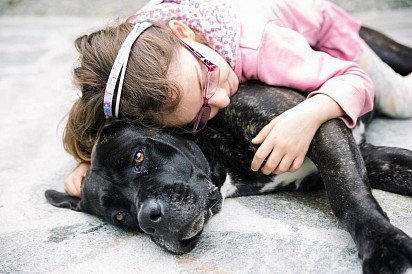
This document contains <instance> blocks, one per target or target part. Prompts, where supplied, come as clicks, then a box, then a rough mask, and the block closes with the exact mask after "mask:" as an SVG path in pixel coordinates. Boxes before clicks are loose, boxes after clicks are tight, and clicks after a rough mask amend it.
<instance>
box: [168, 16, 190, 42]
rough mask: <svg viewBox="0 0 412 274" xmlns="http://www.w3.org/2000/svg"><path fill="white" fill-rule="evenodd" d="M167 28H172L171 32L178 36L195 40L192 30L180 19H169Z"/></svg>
mask: <svg viewBox="0 0 412 274" xmlns="http://www.w3.org/2000/svg"><path fill="white" fill-rule="evenodd" d="M169 28H170V29H171V30H172V33H173V34H174V35H176V36H177V37H179V38H188V39H191V40H195V33H194V31H193V30H192V29H191V28H190V27H189V26H188V25H186V24H185V23H183V22H182V21H178V20H170V21H169Z"/></svg>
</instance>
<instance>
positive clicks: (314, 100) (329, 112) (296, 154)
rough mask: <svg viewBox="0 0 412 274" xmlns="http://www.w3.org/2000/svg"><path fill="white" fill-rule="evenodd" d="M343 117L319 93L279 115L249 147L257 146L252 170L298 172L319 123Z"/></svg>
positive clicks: (341, 113) (333, 102)
mask: <svg viewBox="0 0 412 274" xmlns="http://www.w3.org/2000/svg"><path fill="white" fill-rule="evenodd" d="M344 114H345V113H344V112H343V110H342V109H341V108H340V106H339V105H338V104H337V103H336V102H335V101H334V100H333V99H331V98H330V97H328V96H327V95H323V94H318V95H316V96H313V97H311V98H309V99H307V100H305V101H303V102H302V103H300V104H299V105H297V106H295V107H294V108H291V109H289V110H288V111H286V112H284V113H282V114H281V115H279V116H278V117H276V118H275V119H273V120H272V121H271V122H270V123H269V124H268V125H266V126H265V127H264V128H263V129H262V130H261V131H260V132H259V134H258V135H257V136H256V137H255V138H254V139H253V140H252V143H253V144H255V145H258V144H260V146H259V148H258V150H257V151H256V153H255V156H254V158H253V160H252V165H251V168H252V170H253V171H258V170H259V169H261V171H262V173H264V174H266V175H269V174H270V173H275V174H281V173H284V172H288V171H289V172H294V171H296V170H298V169H299V168H300V166H301V165H302V163H303V161H304V159H305V155H306V153H307V151H308V149H309V145H310V143H311V142H312V139H313V137H314V136H315V133H316V131H317V130H318V128H319V127H320V126H321V125H322V123H324V122H325V121H327V120H329V119H332V118H336V117H339V116H342V115H344ZM265 160H266V163H264V161H265Z"/></svg>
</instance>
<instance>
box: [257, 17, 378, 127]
mask: <svg viewBox="0 0 412 274" xmlns="http://www.w3.org/2000/svg"><path fill="white" fill-rule="evenodd" d="M255 73H256V74H255V75H256V76H257V78H258V79H259V80H261V81H263V82H265V83H267V84H269V85H276V86H285V87H289V88H294V89H297V90H300V91H302V92H307V93H309V95H308V98H309V97H312V96H314V95H316V94H320V93H321V94H325V95H327V96H329V97H331V98H332V99H333V100H335V101H336V102H337V103H338V104H339V106H340V107H341V108H342V109H343V110H344V112H345V113H346V115H345V116H344V117H341V118H342V119H343V120H344V122H345V124H346V125H347V126H348V127H349V128H353V127H354V126H355V125H356V121H357V119H358V118H359V117H360V116H361V115H363V114H365V113H367V112H369V111H370V110H372V108H373V97H374V89H373V84H372V81H371V80H370V78H369V76H368V75H367V74H366V72H364V71H363V70H362V69H361V68H360V67H359V66H358V65H357V64H356V63H355V62H351V61H344V60H341V59H337V58H334V57H332V56H330V55H328V54H326V53H324V52H321V51H315V50H313V49H312V48H311V47H310V45H309V44H308V42H307V41H306V40H305V38H304V37H303V36H302V35H301V34H299V33H297V32H296V31H294V30H291V29H288V28H284V27H280V26H278V25H275V24H273V23H268V24H267V25H266V28H265V31H264V34H263V36H262V41H261V44H260V47H259V49H258V53H257V65H256V71H255ZM253 74H254V73H253Z"/></svg>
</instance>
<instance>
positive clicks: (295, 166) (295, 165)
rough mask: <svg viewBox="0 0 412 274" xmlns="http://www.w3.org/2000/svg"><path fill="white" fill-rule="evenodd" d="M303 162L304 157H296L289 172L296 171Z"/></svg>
mask: <svg viewBox="0 0 412 274" xmlns="http://www.w3.org/2000/svg"><path fill="white" fill-rule="evenodd" d="M304 160H305V156H298V157H297V158H296V159H295V160H294V161H293V164H292V166H291V167H290V171H291V172H295V171H297V170H298V169H299V168H300V167H301V166H302V164H303V161H304Z"/></svg>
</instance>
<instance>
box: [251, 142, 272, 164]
mask: <svg viewBox="0 0 412 274" xmlns="http://www.w3.org/2000/svg"><path fill="white" fill-rule="evenodd" d="M272 150H273V144H272V143H271V142H270V141H269V140H268V139H266V140H265V141H264V142H263V143H262V144H261V145H260V147H259V148H258V150H257V151H256V153H255V156H254V157H253V160H252V164H251V168H252V170H253V171H258V170H259V169H260V167H261V166H262V164H263V162H264V161H265V159H266V158H267V157H268V156H269V154H270V153H271V152H272Z"/></svg>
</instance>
